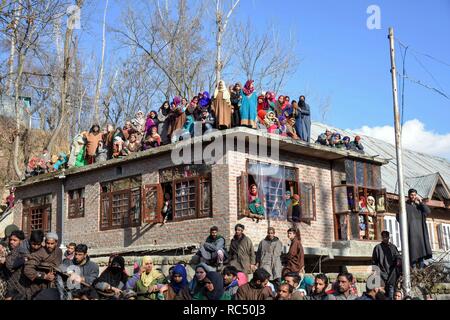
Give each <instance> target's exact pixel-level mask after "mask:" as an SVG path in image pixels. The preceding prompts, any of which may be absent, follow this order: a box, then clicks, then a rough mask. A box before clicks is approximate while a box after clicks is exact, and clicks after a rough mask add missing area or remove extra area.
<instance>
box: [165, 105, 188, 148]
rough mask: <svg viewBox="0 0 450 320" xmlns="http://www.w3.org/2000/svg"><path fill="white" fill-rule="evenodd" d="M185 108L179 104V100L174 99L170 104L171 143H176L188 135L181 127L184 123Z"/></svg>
mask: <svg viewBox="0 0 450 320" xmlns="http://www.w3.org/2000/svg"><path fill="white" fill-rule="evenodd" d="M185 111H186V107H183V105H182V104H181V98H180V97H175V98H173V102H172V114H171V120H170V126H169V135H170V137H171V141H172V143H176V142H177V141H178V140H179V138H180V137H183V138H184V137H185V136H187V135H190V134H189V132H187V131H186V130H185V129H184V128H183V127H184V124H185V123H186V113H185Z"/></svg>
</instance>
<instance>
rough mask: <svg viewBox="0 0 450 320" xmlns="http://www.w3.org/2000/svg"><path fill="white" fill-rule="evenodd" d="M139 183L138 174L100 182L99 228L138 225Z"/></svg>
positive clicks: (139, 212) (139, 209)
mask: <svg viewBox="0 0 450 320" xmlns="http://www.w3.org/2000/svg"><path fill="white" fill-rule="evenodd" d="M141 183H142V179H141V177H140V176H139V177H132V178H126V179H121V180H116V181H110V182H105V183H102V184H101V190H102V191H101V195H100V230H110V229H119V228H127V227H137V226H140V224H141Z"/></svg>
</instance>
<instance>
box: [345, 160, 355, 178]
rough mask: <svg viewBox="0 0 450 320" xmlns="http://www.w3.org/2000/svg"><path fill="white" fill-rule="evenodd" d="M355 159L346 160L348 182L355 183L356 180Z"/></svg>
mask: <svg viewBox="0 0 450 320" xmlns="http://www.w3.org/2000/svg"><path fill="white" fill-rule="evenodd" d="M354 163H355V162H354V161H353V160H345V174H346V176H347V184H354V183H355V182H354V181H355V172H354V167H353V166H354Z"/></svg>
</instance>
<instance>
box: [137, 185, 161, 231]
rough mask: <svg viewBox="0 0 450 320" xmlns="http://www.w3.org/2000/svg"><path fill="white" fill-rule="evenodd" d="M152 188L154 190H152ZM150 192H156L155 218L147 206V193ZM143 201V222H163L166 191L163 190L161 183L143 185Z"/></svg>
mask: <svg viewBox="0 0 450 320" xmlns="http://www.w3.org/2000/svg"><path fill="white" fill-rule="evenodd" d="M151 190H152V191H151ZM148 192H156V202H157V203H156V209H155V211H156V212H155V214H154V218H153V219H152V218H151V217H150V216H151V213H150V212H149V210H147V209H148V207H147V193H148ZM141 203H142V209H141V212H142V222H143V223H149V224H150V223H161V222H163V219H164V218H163V215H162V212H161V211H162V208H163V205H164V191H163V190H162V187H161V184H147V185H144V186H143V187H142V195H141Z"/></svg>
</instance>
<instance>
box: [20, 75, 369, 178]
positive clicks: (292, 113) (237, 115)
mask: <svg viewBox="0 0 450 320" xmlns="http://www.w3.org/2000/svg"><path fill="white" fill-rule="evenodd" d="M195 123H198V124H199V126H200V125H201V132H199V133H197V132H195V133H194V128H195ZM234 127H248V128H253V129H257V130H262V131H264V132H269V133H272V134H278V135H281V136H283V137H290V138H292V139H294V140H302V141H305V142H309V141H310V136H311V108H310V106H309V105H308V104H307V103H306V98H305V96H303V95H302V96H300V98H299V100H298V101H296V100H292V101H291V99H290V97H289V96H285V95H279V96H278V98H276V95H275V93H273V92H270V91H268V92H262V93H261V94H260V95H258V94H257V93H256V91H255V87H254V81H253V80H248V81H247V82H246V83H245V85H244V87H242V86H241V84H240V83H236V84H235V85H234V86H230V87H228V88H227V86H226V85H225V82H224V81H223V80H221V81H219V83H218V86H217V88H216V89H215V91H214V94H213V96H212V97H211V96H210V94H209V92H207V91H205V92H203V93H199V94H198V95H196V96H195V97H193V98H192V99H191V100H190V101H189V100H188V99H187V98H182V97H178V96H176V97H174V98H173V99H172V101H164V103H163V104H162V105H161V107H160V108H159V109H158V110H153V111H150V112H149V113H148V114H147V115H145V114H144V112H142V111H138V112H137V113H136V115H135V117H134V118H133V119H128V120H126V121H125V125H124V126H123V127H117V128H114V126H113V125H111V124H107V125H106V126H105V127H104V128H103V129H102V128H101V127H100V126H99V125H98V124H94V125H93V126H92V127H91V129H90V130H89V131H83V132H81V133H79V134H77V135H76V136H75V137H74V138H73V140H72V143H71V148H70V152H69V153H66V152H60V153H59V154H58V155H51V154H50V153H49V150H47V149H43V151H42V154H41V155H40V156H35V157H32V158H31V159H29V161H28V164H27V166H26V170H25V177H30V176H36V175H39V174H42V173H47V172H53V171H59V170H62V169H65V168H70V167H82V166H85V165H89V164H93V163H98V162H103V161H107V160H109V159H113V158H121V157H126V156H128V155H130V154H132V153H134V152H139V151H145V150H148V149H151V148H157V147H159V146H162V145H167V144H171V143H176V142H177V141H180V140H183V139H188V138H190V137H193V136H194V134H205V133H208V132H210V131H211V130H213V129H219V130H224V129H229V128H234ZM327 132H328V131H327ZM337 135H338V134H333V135H331V134H330V136H328V135H325V137H324V138H322V136H323V134H322V135H320V137H319V140H318V141H320V143H321V144H324V145H330V146H333V147H337V148H344V147H345V148H347V149H350V150H362V145H361V143H360V142H359V140H357V139H355V141H353V142H351V143H350V142H349V143H346V142H345V141H346V140H345V138H344V139H343V140H341V139H340V137H339V139H338V138H337ZM357 138H358V137H357ZM357 141H358V142H357ZM347 146H349V147H347ZM350 146H351V147H350ZM355 148H356V149H355Z"/></svg>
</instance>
